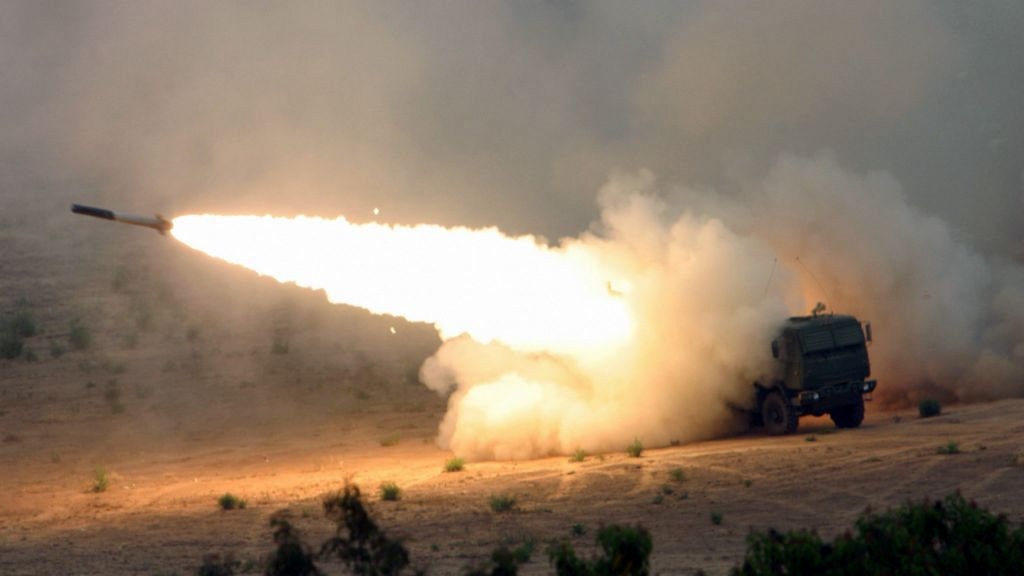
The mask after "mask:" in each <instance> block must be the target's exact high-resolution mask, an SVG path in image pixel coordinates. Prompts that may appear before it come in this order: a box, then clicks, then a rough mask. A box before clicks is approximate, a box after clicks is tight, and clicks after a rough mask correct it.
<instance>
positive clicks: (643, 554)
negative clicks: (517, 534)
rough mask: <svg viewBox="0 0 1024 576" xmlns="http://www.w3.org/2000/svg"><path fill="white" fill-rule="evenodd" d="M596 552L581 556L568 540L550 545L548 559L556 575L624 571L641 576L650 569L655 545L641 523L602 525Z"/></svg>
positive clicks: (573, 575)
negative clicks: (635, 524) (585, 557)
mask: <svg viewBox="0 0 1024 576" xmlns="http://www.w3.org/2000/svg"><path fill="white" fill-rule="evenodd" d="M597 545H598V550H599V552H598V554H597V555H595V556H594V557H592V558H589V559H584V558H580V557H579V556H577V555H576V550H575V549H574V548H573V546H572V544H570V543H568V542H559V543H556V544H552V545H551V546H550V547H549V548H548V560H549V561H550V562H551V565H552V566H554V568H555V573H556V574H558V576H599V575H606V574H607V575H612V574H623V575H630V576H641V575H644V576H646V574H648V573H649V572H650V556H651V551H652V550H653V548H654V543H653V540H652V539H651V533H650V532H648V531H647V529H646V528H644V527H643V526H635V527H633V526H619V525H616V524H612V525H609V526H605V527H604V528H602V529H601V530H600V531H598V533H597Z"/></svg>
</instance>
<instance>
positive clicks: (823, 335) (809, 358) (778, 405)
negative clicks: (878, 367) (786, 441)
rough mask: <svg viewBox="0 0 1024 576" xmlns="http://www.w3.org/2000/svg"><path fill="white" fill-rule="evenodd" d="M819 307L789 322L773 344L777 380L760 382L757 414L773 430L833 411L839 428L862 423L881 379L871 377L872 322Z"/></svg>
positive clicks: (780, 430) (792, 428)
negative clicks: (866, 404) (825, 311)
mask: <svg viewBox="0 0 1024 576" xmlns="http://www.w3.org/2000/svg"><path fill="white" fill-rule="evenodd" d="M817 311H818V309H816V310H815V313H814V314H813V315H811V316H795V317H792V318H790V319H789V320H788V321H787V322H786V324H785V325H784V326H783V328H782V330H781V331H780V332H779V335H778V336H777V337H776V338H775V339H774V340H773V341H772V344H771V345H772V356H773V357H775V358H776V361H777V362H778V366H777V368H778V371H777V372H776V373H775V379H774V380H771V381H768V382H755V383H754V388H755V390H756V393H757V404H756V408H755V412H754V419H755V421H760V422H761V423H762V424H764V427H765V430H766V431H767V432H768V433H769V434H773V435H776V434H789V433H792V432H795V431H796V429H797V426H798V425H799V419H800V417H801V416H804V415H807V414H812V415H814V416H822V415H824V414H828V415H829V416H830V417H831V418H832V421H833V422H835V424H836V426H837V427H838V428H856V427H858V426H860V423H861V422H862V421H863V420H864V397H865V395H869V394H871V392H872V391H873V390H874V389H875V386H876V384H877V382H876V381H875V380H867V377H868V376H869V375H870V373H871V365H870V363H869V362H868V349H867V345H868V344H869V343H870V342H871V324H870V323H868V324H865V325H864V326H863V328H862V327H861V323H860V321H858V320H857V319H856V318H854V317H853V316H842V315H838V314H818V313H817ZM869 399H870V398H869Z"/></svg>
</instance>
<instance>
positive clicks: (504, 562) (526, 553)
mask: <svg viewBox="0 0 1024 576" xmlns="http://www.w3.org/2000/svg"><path fill="white" fill-rule="evenodd" d="M532 554H533V541H528V542H525V543H524V544H523V545H522V546H519V547H518V548H509V547H508V546H499V547H498V548H495V549H494V550H493V551H492V552H491V561H490V563H489V564H484V565H483V566H478V567H475V568H466V569H465V570H464V571H463V572H462V574H463V576H516V575H517V574H519V567H520V566H521V565H523V564H526V563H527V562H529V561H530V555H532Z"/></svg>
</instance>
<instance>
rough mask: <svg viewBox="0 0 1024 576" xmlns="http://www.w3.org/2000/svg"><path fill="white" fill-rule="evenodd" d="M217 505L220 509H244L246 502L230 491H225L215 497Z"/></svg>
mask: <svg viewBox="0 0 1024 576" xmlns="http://www.w3.org/2000/svg"><path fill="white" fill-rule="evenodd" d="M217 505H218V506H220V509H221V510H236V509H237V510H244V509H245V507H246V506H247V505H248V502H246V501H245V500H244V499H243V498H239V497H238V496H235V495H234V494H232V493H231V492H225V493H224V495H223V496H221V497H220V498H218V499H217Z"/></svg>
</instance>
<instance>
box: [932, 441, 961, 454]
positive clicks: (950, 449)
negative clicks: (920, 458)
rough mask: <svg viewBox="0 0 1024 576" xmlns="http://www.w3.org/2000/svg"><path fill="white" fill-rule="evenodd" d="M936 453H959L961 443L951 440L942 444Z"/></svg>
mask: <svg viewBox="0 0 1024 576" xmlns="http://www.w3.org/2000/svg"><path fill="white" fill-rule="evenodd" d="M935 453H936V454H959V453H960V445H959V444H957V443H956V442H953V441H949V442H947V443H945V444H943V445H942V446H939V448H938V449H937V450H936V451H935Z"/></svg>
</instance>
